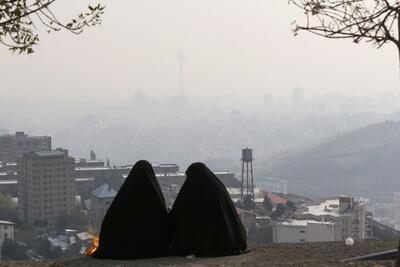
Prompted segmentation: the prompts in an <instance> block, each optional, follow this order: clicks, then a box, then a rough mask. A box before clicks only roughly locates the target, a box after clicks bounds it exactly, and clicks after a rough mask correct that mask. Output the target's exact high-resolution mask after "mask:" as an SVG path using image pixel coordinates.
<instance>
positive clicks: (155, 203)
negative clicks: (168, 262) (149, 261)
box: [93, 160, 169, 260]
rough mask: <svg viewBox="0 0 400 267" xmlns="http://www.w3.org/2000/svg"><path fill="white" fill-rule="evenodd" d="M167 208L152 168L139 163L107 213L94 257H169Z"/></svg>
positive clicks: (126, 258)
mask: <svg viewBox="0 0 400 267" xmlns="http://www.w3.org/2000/svg"><path fill="white" fill-rule="evenodd" d="M167 227H168V224H167V208H166V206H165V200H164V197H163V194H162V192H161V189H160V186H159V184H158V182H157V178H156V176H155V174H154V170H153V168H152V166H151V164H150V163H149V162H147V161H143V160H142V161H138V162H137V163H136V164H135V166H134V167H133V168H132V170H131V172H130V173H129V176H128V178H127V179H126V181H125V182H124V184H123V185H122V187H121V189H120V190H119V192H118V194H117V196H116V197H115V199H114V201H113V202H112V204H111V206H110V208H109V209H108V211H107V213H106V215H105V217H104V220H103V223H102V226H101V231H100V240H99V247H98V249H97V250H96V251H95V252H94V253H93V257H95V258H100V259H122V260H128V259H140V258H153V257H162V256H167V255H168V254H169V240H168V228H167Z"/></svg>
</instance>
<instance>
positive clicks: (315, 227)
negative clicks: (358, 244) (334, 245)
mask: <svg viewBox="0 0 400 267" xmlns="http://www.w3.org/2000/svg"><path fill="white" fill-rule="evenodd" d="M273 240H274V243H304V242H329V241H340V240H341V224H340V223H336V222H319V221H314V220H292V221H290V222H278V223H276V224H275V225H274V226H273Z"/></svg>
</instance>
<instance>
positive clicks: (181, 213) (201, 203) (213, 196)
mask: <svg viewBox="0 0 400 267" xmlns="http://www.w3.org/2000/svg"><path fill="white" fill-rule="evenodd" d="M186 176H187V178H186V181H185V183H184V184H183V186H182V188H181V191H180V192H179V195H178V197H177V199H176V201H175V203H174V206H173V208H172V211H171V213H170V221H171V245H172V248H173V249H174V251H175V253H177V254H178V255H191V254H194V255H196V256H224V255H235V254H239V253H241V252H243V251H244V250H245V249H246V247H247V241H246V230H245V228H244V227H243V224H242V222H241V221H240V218H239V216H238V215H237V213H236V210H235V207H234V205H233V203H232V200H231V199H230V197H229V194H228V192H227V190H226V188H225V186H224V185H223V184H222V183H221V182H220V181H219V180H218V178H217V177H216V176H215V175H214V173H212V172H211V171H210V170H209V169H208V168H207V167H206V166H205V165H204V164H203V163H194V164H192V165H191V166H190V167H189V168H188V170H187V171H186Z"/></svg>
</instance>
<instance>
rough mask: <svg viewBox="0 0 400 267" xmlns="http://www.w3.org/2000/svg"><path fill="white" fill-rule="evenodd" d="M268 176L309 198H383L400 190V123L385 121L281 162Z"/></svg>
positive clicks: (334, 139) (339, 137)
mask: <svg viewBox="0 0 400 267" xmlns="http://www.w3.org/2000/svg"><path fill="white" fill-rule="evenodd" d="M266 172H267V175H269V176H276V177H279V178H282V179H285V180H287V181H288V186H289V191H291V192H295V193H300V194H304V195H308V196H332V195H336V194H356V195H370V194H372V195H373V197H379V196H380V195H385V194H386V195H387V194H389V193H390V192H396V191H400V122H392V121H388V122H383V123H378V124H373V125H370V126H367V127H364V128H360V129H357V130H354V131H351V132H349V133H345V134H342V135H340V136H337V137H335V138H333V139H331V140H329V141H327V142H325V143H323V144H320V145H318V146H316V147H314V148H311V149H309V150H306V151H302V152H299V153H297V154H295V155H292V156H289V157H286V158H284V159H281V160H280V161H278V162H277V163H276V164H274V166H273V167H272V168H271V169H269V170H267V171H266Z"/></svg>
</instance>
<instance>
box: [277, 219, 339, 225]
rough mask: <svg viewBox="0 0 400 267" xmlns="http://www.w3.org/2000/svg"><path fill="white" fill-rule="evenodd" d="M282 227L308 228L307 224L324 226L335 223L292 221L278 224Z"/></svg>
mask: <svg viewBox="0 0 400 267" xmlns="http://www.w3.org/2000/svg"><path fill="white" fill-rule="evenodd" d="M278 224H280V225H288V226H307V224H323V225H333V224H334V223H333V222H319V221H315V220H292V221H287V222H281V223H278Z"/></svg>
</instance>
